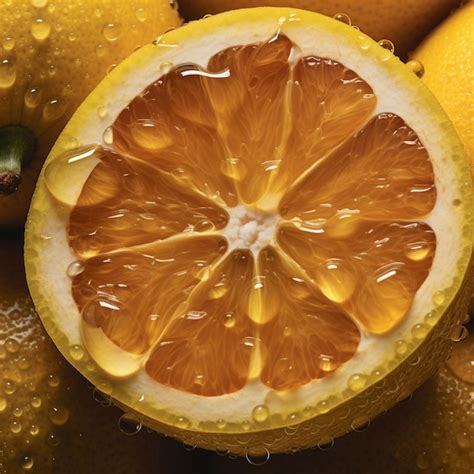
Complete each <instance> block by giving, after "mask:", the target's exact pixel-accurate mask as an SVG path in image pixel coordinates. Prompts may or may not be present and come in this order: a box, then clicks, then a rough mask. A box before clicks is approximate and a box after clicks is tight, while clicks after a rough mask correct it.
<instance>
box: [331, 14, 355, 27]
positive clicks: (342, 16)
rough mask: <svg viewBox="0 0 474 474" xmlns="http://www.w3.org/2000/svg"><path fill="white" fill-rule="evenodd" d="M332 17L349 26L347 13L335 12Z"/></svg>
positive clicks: (349, 20) (350, 22)
mask: <svg viewBox="0 0 474 474" xmlns="http://www.w3.org/2000/svg"><path fill="white" fill-rule="evenodd" d="M333 18H334V19H335V20H337V21H340V22H341V23H345V24H346V25H349V26H351V25H352V21H351V19H350V17H349V15H346V14H345V13H336V14H335V15H334V16H333Z"/></svg>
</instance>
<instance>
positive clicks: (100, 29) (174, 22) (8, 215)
mask: <svg viewBox="0 0 474 474" xmlns="http://www.w3.org/2000/svg"><path fill="white" fill-rule="evenodd" d="M34 5H38V7H35V6H34ZM175 6H176V5H175ZM175 6H172V5H171V3H170V2H169V1H168V0H130V1H127V2H123V1H116V0H87V1H74V2H70V1H68V0H49V2H48V1H45V0H43V1H40V0H38V1H31V0H15V1H11V0H5V1H4V2H2V5H1V11H2V14H1V16H0V32H1V37H0V127H4V126H7V125H23V126H25V127H28V128H29V129H30V130H31V131H33V133H34V135H35V136H36V138H37V144H36V152H35V154H34V157H33V159H32V160H31V162H30V163H29V164H28V165H27V166H26V167H24V172H23V173H22V174H23V176H22V184H21V185H20V189H19V190H18V191H17V192H16V193H14V194H13V195H9V196H0V228H1V227H13V226H19V225H21V224H23V223H24V221H25V218H26V214H27V210H28V206H29V203H30V199H31V195H32V194H33V190H34V185H35V182H36V179H37V177H38V174H39V172H40V170H41V166H42V164H43V162H44V160H45V158H46V156H47V155H48V153H49V151H50V149H51V147H52V145H53V144H54V142H55V140H56V138H57V137H58V135H59V133H60V132H61V130H62V129H63V127H64V125H65V124H66V123H67V121H68V120H69V118H70V117H71V115H72V114H73V113H74V111H75V110H76V108H77V107H78V105H79V104H80V103H81V102H82V101H83V100H84V98H85V97H86V96H87V94H89V92H90V91H91V90H92V89H93V88H94V87H95V86H96V85H97V84H98V83H99V81H100V80H101V79H102V78H103V77H104V76H105V75H106V74H107V72H108V71H109V70H110V69H111V68H113V67H114V66H115V65H116V64H118V63H119V62H120V61H121V60H122V59H123V58H125V57H126V56H128V55H129V54H130V53H131V52H132V51H134V50H135V49H136V48H137V47H139V46H141V45H144V44H146V43H149V42H151V41H152V40H153V39H154V38H155V37H156V36H158V35H159V34H160V33H163V31H165V30H167V29H169V28H173V27H176V26H178V25H179V24H180V23H181V20H180V18H179V14H178V12H177V10H176V8H175ZM97 113H99V112H97Z"/></svg>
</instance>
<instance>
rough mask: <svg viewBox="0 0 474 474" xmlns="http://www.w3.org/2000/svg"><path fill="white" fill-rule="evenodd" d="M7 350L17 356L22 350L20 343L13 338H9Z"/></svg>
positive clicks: (6, 343)
mask: <svg viewBox="0 0 474 474" xmlns="http://www.w3.org/2000/svg"><path fill="white" fill-rule="evenodd" d="M5 349H6V350H7V352H9V353H10V354H16V353H17V352H18V351H19V349H20V343H19V342H18V341H17V340H16V339H12V338H11V337H9V338H8V339H7V340H6V341H5Z"/></svg>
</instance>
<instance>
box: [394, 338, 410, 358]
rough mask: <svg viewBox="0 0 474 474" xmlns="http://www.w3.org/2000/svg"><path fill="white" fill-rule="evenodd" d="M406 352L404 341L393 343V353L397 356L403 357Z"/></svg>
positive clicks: (406, 345) (406, 347) (406, 346)
mask: <svg viewBox="0 0 474 474" xmlns="http://www.w3.org/2000/svg"><path fill="white" fill-rule="evenodd" d="M407 351H408V344H407V343H406V342H405V341H397V342H395V352H396V353H397V354H398V355H404V354H406V353H407Z"/></svg>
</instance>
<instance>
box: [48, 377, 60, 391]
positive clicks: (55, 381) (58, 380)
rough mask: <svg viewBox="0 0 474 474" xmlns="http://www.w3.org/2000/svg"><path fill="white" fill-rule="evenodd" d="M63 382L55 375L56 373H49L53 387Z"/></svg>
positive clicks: (49, 381) (49, 379) (50, 383)
mask: <svg viewBox="0 0 474 474" xmlns="http://www.w3.org/2000/svg"><path fill="white" fill-rule="evenodd" d="M60 383H61V379H60V378H59V377H58V376H57V375H55V374H49V375H48V385H49V386H50V387H52V388H56V387H59V384H60Z"/></svg>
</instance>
